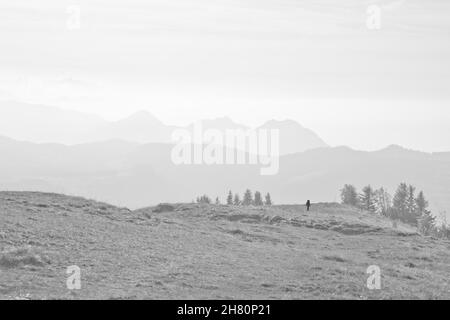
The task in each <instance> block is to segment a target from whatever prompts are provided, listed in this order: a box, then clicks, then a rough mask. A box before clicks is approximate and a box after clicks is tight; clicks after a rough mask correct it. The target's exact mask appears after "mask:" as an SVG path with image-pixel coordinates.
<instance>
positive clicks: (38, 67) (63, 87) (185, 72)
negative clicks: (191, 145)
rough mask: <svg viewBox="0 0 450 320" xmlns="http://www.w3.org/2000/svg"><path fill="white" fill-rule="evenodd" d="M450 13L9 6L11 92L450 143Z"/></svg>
mask: <svg viewBox="0 0 450 320" xmlns="http://www.w3.org/2000/svg"><path fill="white" fill-rule="evenodd" d="M370 4H377V5H378V6H379V8H381V29H380V30H369V29H368V28H367V27H366V19H367V12H366V10H367V8H368V6H369V5H370ZM70 5H78V6H79V8H80V10H81V16H80V18H81V19H80V29H76V30H69V29H68V28H67V26H66V23H67V20H68V19H69V14H68V13H67V8H68V7H69V6H70ZM449 16H450V2H449V1H448V0H433V1H429V0H398V1H363V0H339V1H336V0H304V1H301V0H220V1H219V0H189V1H186V0H120V1H119V0H110V1H106V0H105V1H95V0H83V1H81V0H80V1H60V0H42V1H39V2H37V1H36V2H30V1H25V0H15V1H11V2H10V3H8V4H7V3H5V1H2V3H0V99H13V100H18V101H27V102H34V103H44V104H50V105H56V106H61V107H65V108H70V109H75V110H80V111H88V112H92V113H98V114H100V115H102V116H104V117H106V118H108V119H118V118H120V117H124V116H127V115H129V114H130V113H132V112H134V111H137V110H140V109H146V110H149V111H150V112H152V113H153V114H155V115H156V116H157V117H159V118H160V119H161V120H163V121H164V122H166V123H168V124H186V123H188V122H190V121H192V120H196V119H198V118H204V117H208V118H211V117H219V116H224V115H225V116H230V117H231V118H233V119H234V120H236V121H238V122H243V123H247V124H249V125H258V124H260V123H262V122H264V121H265V120H268V119H271V118H276V119H284V118H293V119H295V120H297V121H298V122H300V123H301V124H303V125H304V126H307V127H309V128H311V129H313V130H314V131H316V132H317V133H318V134H319V135H320V136H321V137H322V138H323V139H324V140H325V141H326V142H328V143H329V144H331V145H344V144H345V145H349V146H351V147H354V148H358V149H366V150H372V149H377V148H382V147H384V146H386V145H389V144H392V143H396V144H401V145H403V146H405V147H409V148H414V149H419V150H425V151H442V150H450V108H449V106H450V105H449V101H450V41H449V36H450V20H449V19H448V17H449Z"/></svg>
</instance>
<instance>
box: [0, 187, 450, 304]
mask: <svg viewBox="0 0 450 320" xmlns="http://www.w3.org/2000/svg"><path fill="white" fill-rule="evenodd" d="M0 200H1V202H0V210H1V212H2V214H1V216H0V222H1V225H2V230H1V233H0V240H1V245H2V255H1V256H0V267H1V271H2V273H1V274H0V276H1V277H2V278H1V279H2V281H1V283H0V298H2V299H449V298H450V286H449V285H450V284H449V278H450V269H449V268H448V266H449V264H450V254H449V250H450V242H449V241H442V240H437V239H433V238H427V237H423V236H421V235H419V234H417V232H416V230H415V229H414V228H412V227H410V226H408V225H403V224H399V225H398V226H397V228H395V229H394V228H393V227H392V223H391V221H390V220H388V219H386V218H382V217H378V216H373V215H371V214H367V213H362V212H360V211H359V210H355V209H353V208H351V207H347V206H344V205H340V204H337V203H321V204H317V205H315V206H314V207H313V209H312V210H311V211H310V212H306V209H305V207H304V206H301V205H275V206H272V207H270V208H266V207H264V208H243V207H239V206H227V205H207V204H181V203H180V204H173V205H164V206H157V207H148V208H143V209H139V210H136V211H130V210H128V209H126V208H120V207H115V206H111V205H108V204H105V203H99V202H95V201H91V200H86V199H83V198H78V197H68V196H63V195H58V194H44V193H29V192H2V193H0ZM72 264H76V265H78V266H79V267H80V268H81V270H82V273H81V275H82V284H83V286H82V290H74V291H70V290H67V288H66V287H65V286H64V285H62V284H65V281H66V277H67V275H66V273H65V270H66V268H67V267H68V266H69V265H72ZM373 264H376V265H379V266H380V268H382V270H383V276H382V290H378V291H377V290H375V291H371V290H368V289H367V287H366V286H365V282H366V279H367V277H368V275H367V274H366V269H367V267H368V266H370V265H373Z"/></svg>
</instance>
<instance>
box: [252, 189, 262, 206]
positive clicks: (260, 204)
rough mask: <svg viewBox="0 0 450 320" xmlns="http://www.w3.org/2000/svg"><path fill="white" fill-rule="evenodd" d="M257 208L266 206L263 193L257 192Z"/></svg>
mask: <svg viewBox="0 0 450 320" xmlns="http://www.w3.org/2000/svg"><path fill="white" fill-rule="evenodd" d="M254 203H255V206H262V205H264V202H263V200H262V196H261V192H259V191H256V192H255V200H254Z"/></svg>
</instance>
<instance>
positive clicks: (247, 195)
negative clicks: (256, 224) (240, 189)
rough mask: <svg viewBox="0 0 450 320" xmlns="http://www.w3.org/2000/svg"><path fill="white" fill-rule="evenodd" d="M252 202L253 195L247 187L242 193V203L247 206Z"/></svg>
mask: <svg viewBox="0 0 450 320" xmlns="http://www.w3.org/2000/svg"><path fill="white" fill-rule="evenodd" d="M252 204H253V195H252V192H251V191H250V189H247V190H246V191H245V193H244V199H242V205H244V206H249V205H252Z"/></svg>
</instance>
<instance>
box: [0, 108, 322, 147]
mask: <svg viewBox="0 0 450 320" xmlns="http://www.w3.org/2000/svg"><path fill="white" fill-rule="evenodd" d="M201 122H202V126H203V128H204V129H216V130H220V131H222V132H224V131H225V130H227V129H231V130H235V129H241V130H249V129H250V128H249V127H247V126H245V125H242V124H237V123H235V122H234V121H232V120H231V119H229V118H226V117H224V118H217V119H210V120H202V121H201ZM178 128H180V127H176V126H170V125H166V124H164V123H163V122H161V121H160V120H158V119H157V118H156V117H154V116H153V115H152V114H150V113H149V112H147V111H139V112H136V113H134V114H132V115H131V116H129V117H127V118H125V119H121V120H119V121H106V120H104V119H102V118H101V117H99V116H96V115H90V114H85V113H81V112H75V111H68V110H64V109H60V108H56V107H48V106H42V105H32V104H26V103H18V102H12V101H0V135H3V136H7V137H11V138H13V139H17V140H24V141H30V142H36V143H61V144H67V145H73V144H82V143H92V142H101V141H107V140H124V141H129V142H136V143H141V144H143V143H171V142H172V133H173V131H174V130H175V129H178ZM185 128H187V129H190V128H192V125H189V126H187V127H185ZM256 129H268V130H270V129H278V130H279V132H280V153H281V154H290V153H296V152H302V151H306V150H309V149H314V148H322V147H326V146H327V144H326V143H325V142H324V141H323V140H322V139H321V138H320V137H319V136H318V135H317V134H315V133H314V132H313V131H311V130H309V129H306V128H304V127H302V126H301V125H300V124H299V123H297V122H295V121H292V120H286V121H275V120H270V121H268V122H266V123H265V124H263V125H262V126H260V127H259V128H256Z"/></svg>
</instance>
